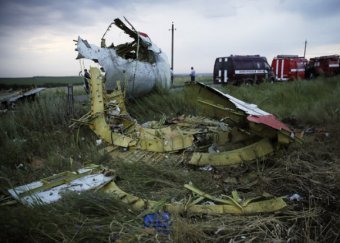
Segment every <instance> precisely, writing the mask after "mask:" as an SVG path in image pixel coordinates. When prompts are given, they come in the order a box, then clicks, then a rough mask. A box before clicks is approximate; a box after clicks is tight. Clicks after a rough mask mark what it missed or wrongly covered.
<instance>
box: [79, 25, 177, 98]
mask: <svg viewBox="0 0 340 243" xmlns="http://www.w3.org/2000/svg"><path fill="white" fill-rule="evenodd" d="M115 25H116V26H117V27H118V28H122V29H123V30H124V31H125V32H126V33H127V31H129V32H128V33H127V34H129V35H130V36H131V37H132V38H134V39H135V40H134V42H133V43H134V44H135V48H133V49H131V48H130V49H128V50H129V51H124V50H123V51H122V49H123V48H119V46H117V47H113V46H112V47H98V46H96V45H93V44H89V43H88V42H87V41H86V40H84V39H82V38H80V37H78V40H77V48H76V51H78V57H77V59H80V58H86V59H90V60H93V61H94V62H98V63H99V65H100V66H101V67H103V69H104V71H105V89H106V90H107V91H111V90H115V89H116V87H117V86H116V82H117V81H121V82H122V86H123V88H124V89H125V91H126V94H127V96H128V97H137V96H142V95H144V94H146V93H148V92H150V91H151V90H152V89H154V88H155V87H156V86H159V87H162V88H167V89H168V88H170V85H171V80H170V65H169V62H168V58H167V56H166V54H165V53H164V52H162V51H161V49H160V48H158V47H157V46H156V45H155V44H154V43H153V42H152V41H151V39H150V38H149V37H148V36H147V35H146V34H144V33H141V32H138V31H136V30H131V29H129V28H128V27H127V26H126V25H125V24H124V23H123V22H122V21H120V20H119V21H117V19H116V20H115ZM133 43H131V44H133ZM136 43H137V44H136ZM119 51H121V52H122V53H120V52H119ZM142 51H143V52H144V55H147V56H150V60H151V61H148V60H139V59H138V55H140V56H141V55H142V53H140V52H142ZM119 54H121V55H119ZM123 54H124V55H125V56H124V55H123ZM128 55H129V56H128ZM131 55H132V57H131Z"/></svg>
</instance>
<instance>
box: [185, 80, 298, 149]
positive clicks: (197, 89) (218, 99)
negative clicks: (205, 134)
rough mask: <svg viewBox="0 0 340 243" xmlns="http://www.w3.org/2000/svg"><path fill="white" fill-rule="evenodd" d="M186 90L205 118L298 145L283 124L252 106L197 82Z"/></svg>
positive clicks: (260, 135)
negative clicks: (211, 118)
mask: <svg viewBox="0 0 340 243" xmlns="http://www.w3.org/2000/svg"><path fill="white" fill-rule="evenodd" d="M186 89H187V90H188V91H189V92H188V93H189V94H190V95H191V96H194V97H197V99H196V102H197V104H198V105H200V111H201V112H202V113H203V114H204V115H209V116H212V117H214V118H218V119H226V120H229V121H230V122H231V123H232V124H233V125H234V126H238V127H240V128H244V129H246V130H248V131H249V132H250V133H253V134H255V135H257V136H259V137H267V138H271V139H274V138H276V140H278V139H277V136H278V134H280V136H285V137H286V138H287V139H285V140H283V139H281V140H280V141H287V142H288V143H291V142H294V141H300V140H299V139H298V138H296V137H295V135H294V133H293V132H292V131H291V130H290V129H289V127H288V126H287V125H286V124H284V123H283V122H281V121H280V120H278V119H277V118H276V117H275V116H274V115H272V114H270V113H268V112H266V111H263V110H261V109H260V108H258V107H257V106H256V105H254V104H249V103H246V102H243V101H241V100H239V99H237V98H235V97H233V96H231V95H228V94H225V93H223V92H221V91H220V90H218V89H216V88H213V87H210V86H208V85H205V84H203V83H200V82H195V83H189V84H187V85H186ZM193 94H194V95H193Z"/></svg>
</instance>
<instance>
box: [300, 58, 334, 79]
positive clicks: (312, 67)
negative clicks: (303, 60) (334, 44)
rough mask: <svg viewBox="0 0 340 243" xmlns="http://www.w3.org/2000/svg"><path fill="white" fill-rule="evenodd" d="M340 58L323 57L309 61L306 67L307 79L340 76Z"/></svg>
mask: <svg viewBox="0 0 340 243" xmlns="http://www.w3.org/2000/svg"><path fill="white" fill-rule="evenodd" d="M339 64H340V56H339V55H331V56H321V57H314V58H311V59H310V60H309V63H308V65H307V67H306V77H307V78H313V77H316V76H319V75H325V76H333V75H337V74H340V65H339Z"/></svg>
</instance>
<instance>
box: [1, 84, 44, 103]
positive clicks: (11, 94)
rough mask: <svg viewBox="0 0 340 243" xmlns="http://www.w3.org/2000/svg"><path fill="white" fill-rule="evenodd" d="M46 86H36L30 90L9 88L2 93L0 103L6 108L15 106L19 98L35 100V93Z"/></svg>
mask: <svg viewBox="0 0 340 243" xmlns="http://www.w3.org/2000/svg"><path fill="white" fill-rule="evenodd" d="M45 89H46V88H34V89H31V90H28V91H24V90H16V91H13V90H9V91H6V92H1V93H0V103H1V106H2V107H4V108H14V106H15V103H16V102H17V101H19V100H28V99H31V100H34V98H35V95H36V94H38V93H40V92H41V91H43V90H45Z"/></svg>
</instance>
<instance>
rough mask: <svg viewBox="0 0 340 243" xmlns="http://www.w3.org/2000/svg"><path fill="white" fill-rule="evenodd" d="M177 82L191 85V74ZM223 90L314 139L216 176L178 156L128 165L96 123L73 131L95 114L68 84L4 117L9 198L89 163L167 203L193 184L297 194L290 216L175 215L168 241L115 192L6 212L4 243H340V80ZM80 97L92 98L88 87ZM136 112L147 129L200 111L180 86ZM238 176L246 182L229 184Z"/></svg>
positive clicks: (4, 182)
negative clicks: (104, 148) (107, 147)
mask: <svg viewBox="0 0 340 243" xmlns="http://www.w3.org/2000/svg"><path fill="white" fill-rule="evenodd" d="M202 79H204V80H202V81H205V82H207V83H209V82H211V79H209V78H208V79H207V78H202ZM175 81H176V84H178V85H181V84H182V83H184V81H186V78H183V79H181V80H175ZM216 87H217V88H218V89H221V90H223V91H225V92H228V93H229V94H231V95H233V96H235V97H238V98H240V99H243V100H245V101H247V102H250V103H254V104H257V105H258V106H259V107H260V108H261V109H264V110H266V111H268V112H271V113H273V114H275V115H277V116H278V117H279V118H280V119H282V120H284V121H286V122H287V123H288V125H289V126H291V127H292V128H295V129H298V130H300V131H305V137H304V143H303V144H302V145H299V144H293V145H291V146H290V147H288V148H286V149H283V150H279V151H277V152H276V153H275V154H274V155H272V156H270V157H268V158H265V159H259V160H258V161H256V162H255V163H253V164H249V165H246V164H245V165H242V166H239V167H233V168H214V170H213V171H211V172H209V171H203V170H200V169H197V168H192V167H189V166H187V165H185V164H183V163H179V162H178V161H173V160H171V159H167V160H165V161H162V162H161V163H157V164H155V163H154V164H152V163H150V164H149V163H143V162H138V161H137V162H134V163H126V162H124V161H121V160H118V159H116V158H112V157H111V156H109V155H108V154H105V153H102V152H101V147H100V146H97V145H96V139H97V137H96V136H95V134H94V133H93V132H92V130H90V129H89V128H88V127H85V126H84V127H80V128H79V129H70V128H69V125H70V123H71V118H79V117H81V116H82V115H84V114H85V113H87V112H88V111H89V110H90V103H89V101H86V102H76V103H75V106H74V114H72V115H71V114H68V113H67V109H66V108H67V99H66V90H65V89H64V87H61V88H54V89H48V90H46V91H44V92H42V93H41V94H40V95H39V96H38V97H37V99H36V100H35V101H34V102H31V103H19V104H17V106H16V109H15V110H14V111H8V112H7V113H5V114H1V116H0V121H1V126H0V161H1V162H0V167H1V170H0V192H1V194H0V199H1V200H0V202H3V200H4V199H5V197H6V196H7V195H8V192H7V189H8V188H12V187H15V186H19V185H23V184H26V183H30V182H32V181H35V180H38V179H41V178H45V177H48V176H51V175H53V174H55V173H59V172H62V171H66V170H70V171H73V170H75V169H78V168H80V167H82V166H83V165H84V164H86V163H97V164H103V165H105V166H108V167H109V168H111V169H114V170H115V171H116V174H117V176H118V178H119V183H120V184H119V186H120V187H121V188H122V189H124V190H126V191H128V192H130V193H132V194H135V195H139V196H143V197H145V198H157V199H159V200H160V201H171V200H172V199H173V198H176V199H178V198H182V199H183V201H184V202H185V200H188V198H186V196H185V195H186V191H185V189H184V188H183V184H185V183H189V182H190V181H191V182H193V183H194V184H195V185H197V186H198V187H200V188H203V189H204V190H209V191H208V192H209V193H211V194H213V195H217V196H218V195H220V194H221V193H225V192H226V191H230V190H238V191H239V192H244V193H256V194H261V193H264V192H265V193H270V194H272V195H276V196H285V195H292V194H294V193H297V194H299V195H300V196H301V197H302V200H301V201H287V203H288V205H289V206H288V207H287V208H286V209H285V210H283V211H282V212H277V213H272V214H270V213H269V214H257V215H251V216H235V215H226V214H225V215H219V216H211V215H190V214H178V215H177V214H172V215H171V221H172V226H171V234H170V235H161V234H157V233H156V232H154V231H148V230H146V229H145V228H144V226H143V216H144V215H145V214H147V213H150V211H148V210H140V211H135V210H132V209H131V208H130V207H128V206H126V205H125V204H123V203H122V202H121V201H120V200H117V198H114V197H113V196H111V195H108V194H102V193H96V192H87V193H84V194H81V195H78V194H69V195H67V196H66V197H65V198H64V199H63V200H61V201H59V202H57V203H54V204H51V205H46V206H39V207H25V206H23V205H21V204H19V203H17V204H15V205H10V206H0V219H1V220H0V239H1V241H2V242H338V241H339V239H340V238H339V237H340V236H339V228H340V210H339V208H340V193H339V184H340V173H339V171H340V170H339V169H340V150H339V147H340V140H339V136H340V126H339V124H340V115H339V109H340V107H339V104H340V77H333V78H329V79H322V78H320V79H317V80H312V81H297V82H289V83H276V84H270V83H263V84H260V85H254V86H241V87H234V86H216ZM77 93H79V94H80V95H84V94H85V92H84V90H83V89H82V88H79V89H78V90H77ZM194 98H195V97H193V99H194ZM127 109H128V111H129V113H130V114H131V116H132V117H134V118H136V119H137V120H138V121H139V123H143V122H145V121H148V120H156V121H161V120H163V121H164V119H167V118H172V117H174V116H176V115H178V114H188V115H189V114H195V112H196V110H195V107H194V106H190V105H188V102H187V100H186V98H185V96H184V92H183V91H182V90H181V89H178V88H177V89H175V90H158V91H154V92H152V93H150V94H149V95H147V96H145V97H141V98H138V99H134V100H129V101H128V102H127ZM230 178H234V179H235V180H237V182H238V183H234V184H233V183H230V182H228V183H226V182H225V181H226V180H227V179H230ZM209 188H210V189H209Z"/></svg>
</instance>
